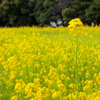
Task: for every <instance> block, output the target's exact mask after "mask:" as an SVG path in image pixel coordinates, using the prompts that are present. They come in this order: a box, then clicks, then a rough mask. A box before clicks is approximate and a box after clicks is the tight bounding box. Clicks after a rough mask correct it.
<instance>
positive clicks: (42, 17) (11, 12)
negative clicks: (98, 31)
mask: <svg viewBox="0 0 100 100" xmlns="http://www.w3.org/2000/svg"><path fill="white" fill-rule="evenodd" d="M77 17H78V18H80V19H81V20H82V21H83V23H84V24H91V23H92V22H94V23H95V24H100V0H0V26H5V25H7V26H26V25H29V26H32V25H40V26H44V25H49V24H50V21H55V22H56V21H57V19H59V18H60V19H62V20H63V24H64V25H68V22H69V21H70V20H71V19H73V18H77Z"/></svg>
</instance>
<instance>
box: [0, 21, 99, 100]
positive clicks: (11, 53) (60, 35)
mask: <svg viewBox="0 0 100 100" xmlns="http://www.w3.org/2000/svg"><path fill="white" fill-rule="evenodd" d="M0 100H100V26H95V27H89V26H83V25H82V23H81V22H79V23H78V24H75V22H73V21H72V22H71V23H69V26H68V27H58V28H51V27H43V28H41V27H35V26H34V27H19V28H16V27H15V28H4V29H3V28H0Z"/></svg>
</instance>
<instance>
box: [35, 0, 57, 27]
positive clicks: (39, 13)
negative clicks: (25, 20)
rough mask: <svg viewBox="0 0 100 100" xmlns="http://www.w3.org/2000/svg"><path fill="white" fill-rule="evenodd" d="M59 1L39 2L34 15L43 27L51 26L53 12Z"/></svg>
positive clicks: (42, 0)
mask: <svg viewBox="0 0 100 100" xmlns="http://www.w3.org/2000/svg"><path fill="white" fill-rule="evenodd" d="M56 3H58V0H37V1H36V5H35V10H34V15H35V18H36V20H37V22H38V23H39V24H40V25H41V26H42V25H45V24H49V23H50V20H51V19H52V13H51V10H52V8H53V6H54V5H55V4H56Z"/></svg>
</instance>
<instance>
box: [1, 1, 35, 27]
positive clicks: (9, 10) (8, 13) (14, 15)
mask: <svg viewBox="0 0 100 100" xmlns="http://www.w3.org/2000/svg"><path fill="white" fill-rule="evenodd" d="M30 2H32V1H30V0H3V1H2V3H1V4H0V12H1V14H2V15H3V19H4V20H5V21H6V23H7V25H10V26H21V25H24V26H25V25H30V24H32V23H31V22H32V20H33V19H32V17H33V16H32V15H31V13H33V8H32V6H31V5H29V3H30ZM34 22H35V21H34Z"/></svg>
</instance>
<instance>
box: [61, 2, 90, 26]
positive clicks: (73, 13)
mask: <svg viewBox="0 0 100 100" xmlns="http://www.w3.org/2000/svg"><path fill="white" fill-rule="evenodd" d="M91 2H92V0H69V4H70V5H69V7H67V8H65V9H64V10H63V11H62V14H63V20H64V24H65V25H68V22H69V21H70V20H71V19H73V18H76V17H78V18H80V19H81V20H82V21H83V23H86V22H87V19H86V14H85V10H86V9H87V8H88V7H89V6H90V5H91Z"/></svg>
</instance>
